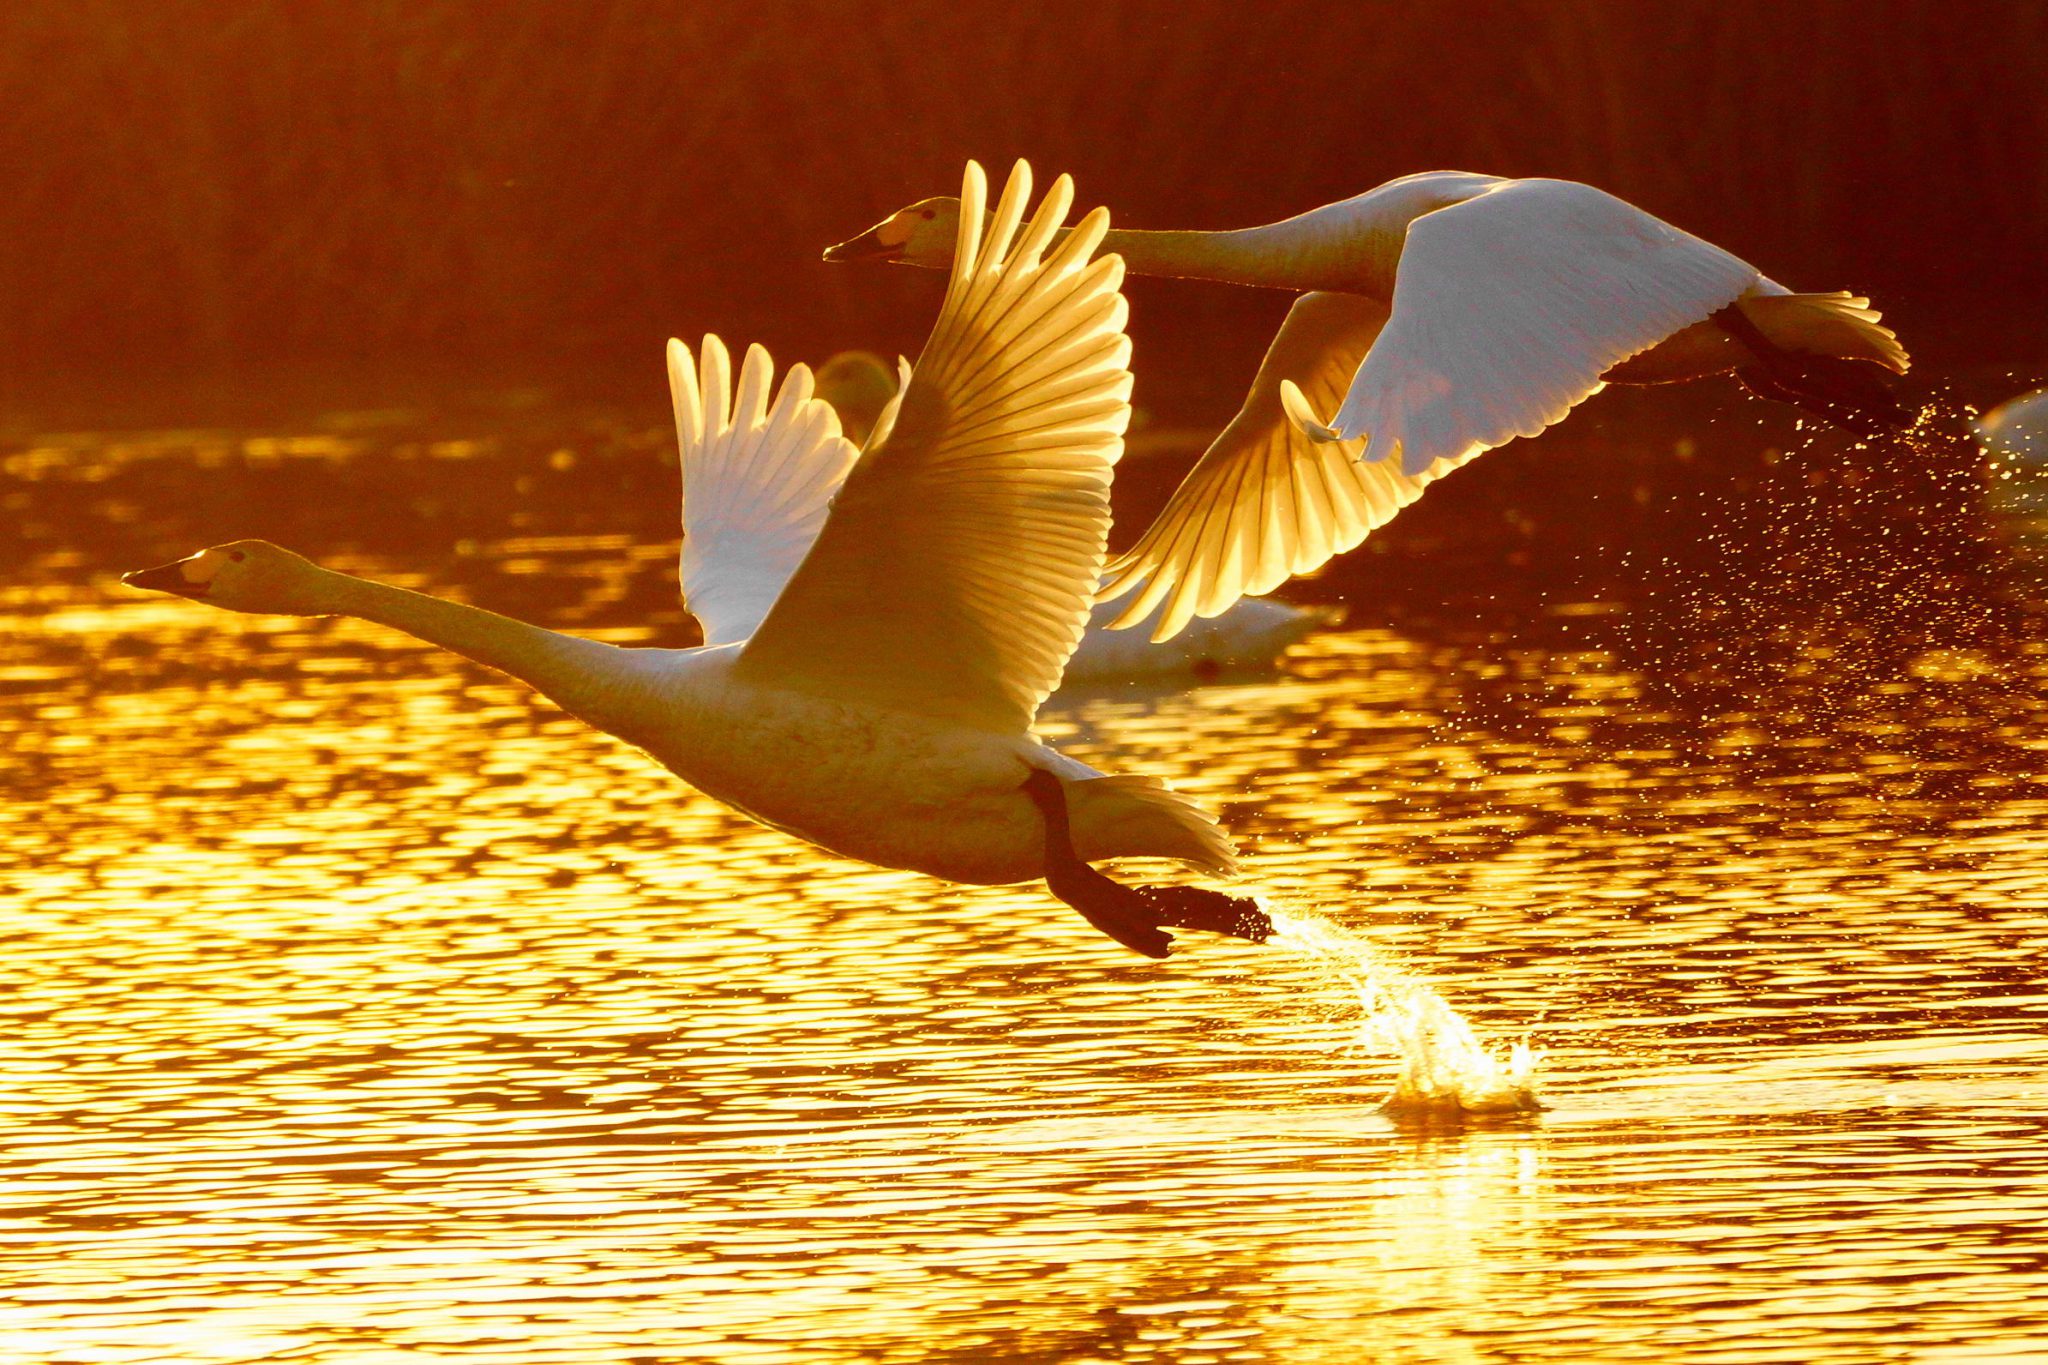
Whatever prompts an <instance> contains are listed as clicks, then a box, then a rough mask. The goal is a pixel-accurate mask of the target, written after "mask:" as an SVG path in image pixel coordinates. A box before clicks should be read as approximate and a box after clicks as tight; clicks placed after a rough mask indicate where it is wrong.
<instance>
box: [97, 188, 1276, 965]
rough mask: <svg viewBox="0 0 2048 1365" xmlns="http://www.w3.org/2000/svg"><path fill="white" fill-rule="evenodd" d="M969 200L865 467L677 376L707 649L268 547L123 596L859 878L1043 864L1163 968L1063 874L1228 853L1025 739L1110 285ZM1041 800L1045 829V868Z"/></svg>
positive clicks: (1217, 867)
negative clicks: (207, 606) (595, 748)
mask: <svg viewBox="0 0 2048 1365" xmlns="http://www.w3.org/2000/svg"><path fill="white" fill-rule="evenodd" d="M985 193H986V191H985V182H984V180H983V177H982V172H981V169H980V167H978V166H975V165H973V164H972V163H970V164H969V166H968V171H967V175H966V183H965V187H964V190H963V194H962V198H963V200H964V201H965V202H966V203H967V204H969V205H970V206H972V208H973V212H972V213H970V214H968V215H966V216H964V217H963V218H962V220H961V221H962V225H963V226H962V228H961V232H960V235H959V241H958V243H957V249H958V262H959V263H958V266H957V268H956V269H955V270H954V272H953V276H952V281H951V284H950V287H949V288H948V291H947V295H946V301H945V304H944V306H943V307H942V308H941V310H940V313H939V317H938V320H937V323H936V325H935V326H934V328H933V331H932V336H931V339H930V341H929V342H928V343H927V344H926V346H925V348H924V352H923V354H922V355H921V356H920V358H919V360H918V362H917V365H916V367H915V368H914V369H913V370H912V371H911V373H910V374H909V376H908V382H907V384H906V385H905V387H904V388H903V391H902V392H901V393H900V394H899V395H898V397H897V399H896V400H895V406H894V407H893V409H891V410H885V411H884V412H883V413H882V414H881V416H880V418H879V420H878V421H877V423H876V427H875V430H874V432H873V434H872V435H871V436H870V437H869V439H868V441H867V444H866V447H865V449H864V450H862V451H861V452H860V453H859V455H858V456H857V457H856V456H855V454H854V452H853V448H852V447H851V445H850V444H849V443H848V442H846V441H845V439H844V438H843V437H842V436H841V435H840V434H839V424H838V422H837V420H836V419H835V418H834V417H833V415H832V412H831V410H830V408H829V407H828V406H827V405H826V404H825V403H824V402H823V401H822V400H820V399H819V398H817V397H816V396H815V394H814V392H813V385H812V380H811V376H810V374H809V372H808V371H806V370H805V369H803V367H801V366H799V367H796V368H794V369H793V370H792V371H791V372H790V374H789V375H788V376H787V377H786V378H785V379H784V381H783V384H782V386H781V388H780V390H779V391H776V390H775V389H774V383H773V380H774V372H773V367H772V365H771V364H770V362H769V359H768V355H767V353H766V352H765V351H763V350H761V349H760V348H759V347H754V348H751V349H750V350H749V351H748V353H747V355H746V359H745V361H744V362H743V364H742V365H741V367H740V372H739V374H738V376H737V381H736V383H735V381H734V378H733V376H732V375H731V374H730V365H729V360H728V356H727V353H726V350H725V347H724V346H723V344H722V343H720V342H719V341H718V339H717V338H716V337H707V338H706V339H705V341H704V344H703V346H702V348H701V353H700V355H699V356H696V357H693V356H691V354H690V353H689V351H688V350H687V348H685V347H684V346H683V345H682V344H681V343H679V342H671V343H670V344H669V350H668V366H669V378H670V383H671V388H672V394H673V397H674V400H675V411H676V431H677V437H678V440H679V442H680V446H681V453H682V471H683V485H684V494H685V500H684V523H685V541H684V547H683V556H682V580H683V587H684V591H685V593H686V594H687V599H688V602H689V605H690V609H691V610H692V611H693V612H694V613H696V615H697V616H698V617H699V619H700V620H701V621H702V622H703V625H704V630H705V637H706V640H707V642H708V643H707V644H706V645H705V646H704V647H702V648H697V649H684V650H653V649H622V648H619V647H616V646H612V645H607V644H602V643H599V642H596V641H592V640H587V639H583V638H580V637H577V636H572V635H564V634H561V633H558V632H555V631H549V630H543V629H540V628H538V627H534V626H529V625H526V624H523V623H521V622H518V621H513V620H510V619H508V618H506V617H502V616H498V615H496V614H494V613H491V612H487V611H483V610H481V609H478V608H475V607H470V606H466V605H463V604H459V603H453V602H446V601H442V600H439V599H436V598H432V597H427V596H424V595H422V594H418V593H413V592H408V591H405V590H403V589H399V588H394V587H390V586H388V585H385V584H380V583H375V582H371V581H368V580H365V579H359V578H355V577H352V576H349V575H345V574H338V573H334V572H331V571H329V570H325V569H321V568H319V567H317V566H315V565H313V564H311V563H308V562H307V561H305V560H303V559H301V558H299V557H298V556H296V555H293V554H290V553H289V552H287V551H284V550H280V549H278V548H277V547H276V546H272V545H266V544H264V543H263V542H260V541H242V542H236V543H234V544H232V545H226V546H218V547H215V548H213V549H209V550H205V551H202V552H200V553H199V554H198V555H194V556H192V557H191V558H189V559H186V560H181V561H179V562H177V563H176V564H171V565H165V566H163V567H162V568H158V569H152V570H146V571H143V572H141V573H138V574H133V575H130V576H129V581H130V582H132V583H135V584H136V585H138V586H142V587H147V588H154V589H158V590H162V591H167V592H174V593H179V594H181V595H185V596H189V597H193V598H196V599H198V600H203V601H206V602H209V603H211V604H214V605H217V606H222V607H227V608H231V609H235V610H242V611H261V612H289V613H297V614H346V615H353V616H359V617H362V618H364V619H367V620H372V621H378V622H382V623H384V624H387V625H391V626H395V627H397V628H399V629H401V630H405V631H408V632H410V633H411V634H414V635H416V636H418V637H420V638H422V639H425V640H428V641H430V642H433V643H436V644H440V645H443V646H445V647H447V648H450V649H453V650H456V651H458V652H460V653H462V654H464V655H467V656H468V657H470V658H473V659H476V660H478V661H480V662H483V663H485V664H488V665H491V666H493V667H496V668H499V669H502V670H504V671H505V672H508V673H510V674H513V675H514V676H516V677H519V678H522V679H524V680H526V681H527V682H529V683H531V684H532V685H533V686H534V687H536V688H537V689H538V690H540V691H541V692H543V693H544V694H546V695H547V696H549V697H551V698H553V699H554V700H556V701H557V702H558V703H559V704H561V705H562V706H563V707H564V708H565V709H567V710H569V711H571V712H572V713H574V714H575V715H577V716H579V717H580V718H582V719H583V720H585V721H587V722H588V723H590V724H591V725H593V726H595V727H597V728H599V729H602V730H605V731H608V732H609V733H612V734H615V735H618V736H620V737H621V738H623V739H626V740H627V741H629V742H630V743H633V744H635V745H638V746H639V747H641V748H642V749H644V750H646V751H647V752H648V753H649V754H651V755H653V756H654V757H655V758H656V759H658V760H659V761H660V762H661V763H662V764H664V765H665V766H666V767H668V768H669V769H670V770H671V771H673V772H674V773H676V774H677V775H678V776H680V777H682V778H683V779H684V780H686V781H688V782H690V783H691V784H692V785H694V786H696V787H698V788H699V789H700V790H702V791H705V792H706V793H708V794H710V795H712V796H715V797H717V798H719V799H721V800H723V801H725V802H727V803H729V804H731V805H733V806H735V807H737V808H738V809H740V810H743V811H745V812H747V813H748V814H750V815H753V816H754V817H755V818H757V819H759V820H761V821H762V822H764V823H766V824H769V825H772V826H774V827H776V828H778V829H782V830H785V831H787V832H789V833H792V834H795V835H797V836H799V837H801V838H804V839H807V840H809V841H811V842H812V843H814V844H817V845H820V846H822V847H824V848H827V849H830V850H833V851H834V852H838V853H842V854H845V855H847V856H850V857H854V858H860V859H863V860H865V861H868V862H872V863H877V864H881V865H884V866H889V867H899V868H909V869H914V870H917V871H922V872H928V873H931V874H932V875H934V876H938V877H942V878H945V879H948V880H951V881H959V882H973V883H1000V882H1016V881H1025V880H1030V879H1032V878H1036V877H1040V876H1046V875H1049V873H1050V872H1051V871H1052V870H1054V868H1055V865H1056V864H1057V866H1058V867H1059V868H1063V869H1065V870H1066V873H1067V878H1068V885H1069V886H1073V885H1075V884H1079V885H1080V886H1081V887H1082V891H1083V893H1085V894H1082V895H1081V896H1080V898H1079V899H1070V903H1073V904H1075V905H1076V906H1077V908H1081V909H1082V911H1083V913H1084V914H1086V915H1089V917H1090V919H1091V922H1095V923H1097V924H1098V925H1102V924H1105V923H1107V922H1108V921H1107V920H1106V919H1105V918H1104V917H1103V916H1104V915H1105V914H1107V915H1109V916H1110V917H1111V918H1114V916H1115V915H1116V914H1118V913H1121V914H1124V915H1125V916H1126V919H1125V920H1123V921H1120V922H1119V925H1118V927H1115V928H1111V929H1105V932H1112V933H1114V934H1115V936H1117V937H1118V938H1119V939H1120V940H1121V941H1123V942H1125V943H1127V944H1130V945H1131V946H1133V947H1136V948H1138V949H1139V950H1140V951H1145V952H1149V953H1151V954H1152V955H1153V956H1164V955H1165V946H1164V945H1165V941H1166V940H1165V936H1164V935H1163V934H1161V933H1160V932H1159V931H1158V929H1157V928H1156V927H1155V926H1153V925H1152V924H1151V923H1150V922H1149V921H1143V922H1140V921H1132V920H1130V919H1129V918H1128V916H1129V915H1130V914H1131V913H1132V912H1131V911H1129V910H1127V909H1120V907H1123V906H1126V905H1129V904H1137V905H1138V906H1139V910H1140V912H1142V913H1150V909H1149V908H1150V907H1151V906H1152V904H1153V902H1144V901H1141V900H1140V898H1138V897H1136V896H1135V895H1134V893H1133V892H1132V891H1131V890H1130V889H1129V888H1121V887H1115V886H1114V885H1113V884H1110V883H1108V882H1107V881H1106V880H1104V879H1101V878H1100V877H1098V876H1097V875H1096V874H1094V873H1092V872H1090V871H1089V870H1088V869H1086V868H1079V869H1078V872H1077V871H1076V870H1075V869H1076V868H1077V867H1078V864H1077V863H1076V862H1075V855H1078V857H1079V859H1081V860H1096V859H1103V858H1113V857H1126V856H1137V857H1158V858H1172V859H1178V860H1180V861H1183V862H1186V863H1189V864H1192V865H1195V866H1198V867H1201V868H1204V869H1207V870H1209V871H1212V872H1228V871H1230V870H1232V868H1233V866H1234V862H1233V857H1232V853H1231V848H1230V844H1229V841H1228V840H1227V839H1226V838H1225V837H1224V835H1223V834H1222V832H1221V831H1220V830H1219V829H1218V828H1217V827H1216V823H1215V821H1214V819H1213V818H1211V817H1210V816H1209V815H1208V814H1206V813H1205V812H1203V811H1201V810H1200V809H1198V808H1197V807H1196V806H1195V805H1193V803H1191V802H1189V801H1187V800H1186V799H1184V798H1182V797H1179V796H1176V795H1174V794H1173V793H1171V792H1169V791H1168V790H1167V789H1166V788H1165V787H1164V786H1163V784H1161V783H1159V782H1157V781H1155V780H1153V779H1150V778H1144V777H1137V776H1113V777H1112V776H1104V775H1103V774H1100V773H1097V772H1095V771H1094V770H1093V769H1091V768H1089V767H1087V766H1086V765H1084V764H1082V763H1079V762H1077V761H1075V760H1073V759H1070V758H1067V757H1065V756H1063V755H1061V754H1058V753H1056V752H1054V751H1053V750H1051V749H1049V748H1047V747H1046V746H1045V745H1043V744H1041V743H1040V742H1039V741H1038V740H1037V739H1035V738H1034V737H1033V736H1032V735H1031V734H1030V732H1029V726H1030V723H1031V720H1032V717H1033V714H1034V713H1035V711H1036V709H1037V706H1038V703H1039V702H1040V701H1041V700H1043V698H1044V697H1045V695H1046V694H1047V693H1048V692H1050V691H1051V690H1052V689H1053V688H1054V687H1055V686H1056V685H1057V684H1058V682H1059V678H1060V673H1061V669H1062V667H1063V666H1064V664H1065V663H1066V661H1067V657H1068V655H1069V653H1070V652H1071V651H1072V650H1073V647H1074V643H1075V641H1076V640H1077V639H1079V638H1080V635H1081V631H1082V626H1083V624H1084V623H1085V621H1086V619H1087V616H1088V612H1089V606H1090V601H1091V599H1092V597H1093V594H1094V590H1095V586H1096V583H1097V581H1098V578H1099V576H1100V573H1101V568H1102V561H1103V544H1104V536H1105V532H1106V530H1107V527H1108V524H1109V484H1110V476H1111V471H1112V468H1113V466H1114V465H1115V463H1116V461H1117V459H1118V456H1119V455H1120V454H1121V451H1122V433H1123V430H1124V426H1125V424H1126V422H1127V421H1128V418H1129V413H1130V406H1129V396H1130V387H1131V377H1130V372H1129V370H1128V369H1127V368H1126V361H1127V359H1128V357H1129V354H1130V349H1129V342H1128V341H1127V340H1126V338H1125V336H1124V333H1123V325H1124V319H1125V307H1124V302H1123V298H1122V296H1121V294H1120V293H1119V292H1118V287H1119V284H1120V282H1121V279H1122V274H1123V267H1122V264H1121V262H1119V261H1118V260H1117V259H1116V258H1115V257H1113V256H1106V257H1101V258H1099V259H1098V258H1095V251H1096V248H1097V247H1098V245H1099V244H1100V242H1101V240H1102V236H1103V233H1104V232H1105V230H1106V228H1107V225H1108V217H1107V214H1105V213H1104V212H1103V211H1102V210H1099V209H1098V210H1096V211H1095V212H1093V213H1090V214H1088V215H1087V216H1085V217H1084V218H1083V219H1082V220H1081V222H1080V224H1079V225H1078V226H1077V227H1076V228H1074V229H1073V230H1072V231H1071V232H1070V233H1069V234H1068V235H1066V236H1065V238H1064V239H1063V240H1058V241H1056V240H1055V238H1056V236H1057V235H1058V231H1059V226H1060V224H1061V222H1062V220H1063V219H1064V218H1065V216H1066V214H1067V211H1068V209H1069V208H1070V207H1071V205H1072V201H1073V190H1072V186H1071V185H1070V183H1069V182H1068V181H1067V179H1066V178H1065V177H1064V176H1063V177H1061V178H1060V179H1059V180H1058V181H1056V182H1055V183H1054V185H1053V187H1052V189H1051V191H1050V192H1049V193H1048V194H1047V195H1046V196H1045V199H1044V201H1043V202H1042V203H1041V204H1040V205H1039V207H1038V210H1037V212H1036V213H1035V214H1034V215H1032V216H1031V218H1030V219H1029V221H1028V222H1027V221H1026V220H1025V208H1026V204H1027V201H1028V199H1029V196H1030V173H1029V168H1028V167H1026V166H1025V165H1023V163H1021V162H1020V163H1019V164H1018V166H1017V168H1016V170H1015V171H1014V172H1013V173H1012V175H1011V177H1010V180H1009V183H1008V186H1007V187H1006V188H1005V190H1004V192H1003V195H1002V197H1001V199H1000V201H999V202H998V203H997V205H996V207H995V210H994V215H993V221H992V222H991V223H988V224H986V225H985V224H984V216H983V212H982V203H983V200H984V196H985ZM835 489H836V493H835ZM1045 775H1049V776H1045ZM1048 781H1051V782H1052V783H1053V788H1052V789H1053V791H1054V792H1056V793H1057V794H1058V796H1057V801H1056V802H1055V803H1054V804H1053V805H1052V807H1051V809H1052V810H1053V811H1056V812H1058V813H1059V814H1060V819H1061V820H1062V822H1063V823H1064V824H1065V825H1066V826H1067V827H1068V832H1067V835H1066V836H1064V837H1062V838H1061V839H1060V840H1059V845H1060V847H1059V850H1058V853H1057V858H1055V851H1054V847H1053V842H1052V840H1053V834H1054V823H1053V815H1052V814H1048V813H1046V812H1047V811H1048V805H1047V804H1046V803H1047V799H1048V798H1047V794H1046V790H1045V784H1046V783H1047V782H1048ZM1027 782H1028V783H1029V786H1030V790H1029V792H1027ZM1091 879H1092V880H1091ZM1098 883H1099V884H1100V886H1101V887H1106V888H1108V890H1107V891H1101V892H1098V890H1097V884H1098ZM1172 892H1173V893H1174V894H1177V895H1178V896H1179V897H1180V899H1179V900H1177V901H1174V902H1173V904H1174V905H1175V906H1181V907H1185V906H1188V905H1193V906H1194V907H1195V909H1194V910H1187V911H1185V912H1184V915H1183V918H1181V919H1173V918H1171V915H1170V914H1168V913H1167V912H1165V911H1162V912H1161V913H1160V914H1159V915H1157V916H1154V918H1158V919H1159V921H1160V922H1161V923H1175V924H1192V925H1194V926H1195V927H1218V928H1219V930H1220V931H1223V932H1240V933H1243V932H1248V931H1246V930H1244V929H1243V928H1242V916H1241V915H1240V914H1239V912H1238V911H1237V910H1235V909H1228V916H1229V917H1225V914H1226V912H1225V911H1218V910H1213V909H1211V908H1210V903H1209V902H1205V901H1199V900H1196V899H1194V898H1193V897H1194V891H1193V889H1192V888H1173V889H1172ZM1060 894H1062V896H1063V897H1068V896H1069V894H1070V893H1068V892H1062V893H1060ZM1201 894H1203V895H1206V896H1208V897H1211V898H1212V899H1213V901H1214V902H1217V903H1227V907H1234V906H1235V905H1236V904H1237V903H1236V902H1234V901H1231V900H1230V898H1226V897H1222V896H1220V895H1217V894H1216V893H1213V892H1210V893H1201ZM1169 899H1170V897H1169ZM1244 904H1245V905H1246V906H1249V902H1245V903H1244ZM1104 905H1107V906H1108V907H1109V908H1108V910H1107V911H1103V910H1101V908H1100V907H1102V906H1104ZM1198 911H1199V912H1201V913H1197V912H1198ZM1261 932H1263V930H1261Z"/></svg>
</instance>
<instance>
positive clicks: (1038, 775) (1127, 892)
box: [1024, 769, 1273, 958]
mask: <svg viewBox="0 0 2048 1365" xmlns="http://www.w3.org/2000/svg"><path fill="white" fill-rule="evenodd" d="M1024 792H1025V794H1026V795H1027V796H1029V797H1030V798H1031V800H1032V803H1033V804H1034V805H1036V806H1037V807H1038V810H1039V813H1040V814H1041V815H1042V816H1044V817H1045V885H1046V889H1047V890H1049V891H1051V892H1052V893H1053V895H1055V896H1057V897H1059V898H1060V899H1061V900H1062V901H1064V902H1066V903H1067V904H1068V905H1071V906H1073V907H1074V909H1076V910H1078V911H1080V912H1081V917H1082V918H1083V919H1085V920H1087V921H1088V922H1089V923H1090V924H1092V925H1094V926H1095V927H1096V928H1097V929H1099V930H1101V931H1102V932H1103V933H1105V934H1107V935H1109V936H1110V937H1111V938H1113V939H1115V940H1116V941H1117V942H1118V943H1121V944H1123V945H1124V947H1126V948H1129V949H1131V950H1132V951H1133V952H1138V953H1143V954H1144V955H1145V956H1147V957H1153V958H1163V957H1165V956H1167V954H1169V953H1170V952H1172V950H1173V949H1172V944H1173V935H1171V934H1169V933H1167V932H1166V930H1167V929H1168V928H1174V929H1200V930H1203V931H1205V932H1208V933H1212V934H1229V935H1231V936H1232V937H1235V938H1242V939H1249V940H1250V941H1251V942H1253V943H1264V942H1265V941H1266V938H1267V936H1268V935H1270V934H1271V933H1272V932H1273V921H1272V920H1271V919H1270V918H1269V917H1268V916H1267V915H1266V912H1265V911H1263V910H1261V909H1259V907H1258V905H1257V903H1256V902H1254V901H1252V900H1251V899H1249V898H1248V897H1244V896H1226V895H1224V894H1223V893H1222V892H1221V891H1209V890H1205V889H1203V888H1201V887H1196V886H1125V885H1123V884H1122V883H1120V882H1114V881H1111V880H1110V879H1109V878H1108V877H1105V876H1103V875H1102V874H1101V873H1100V872H1097V871H1096V870H1095V869H1094V868H1092V867H1090V866H1088V864H1086V863H1084V862H1082V861H1081V859H1080V857H1079V855H1077V854H1076V853H1075V852H1074V844H1073V836H1072V832H1071V830H1070V829H1069V827H1068V824H1067V800H1066V794H1065V792H1063V791H1062V790H1061V789H1060V781H1059V779H1058V778H1057V777H1054V776H1053V775H1052V774H1051V773H1049V772H1045V771H1044V770H1042V769H1033V770H1032V772H1031V775H1030V776H1029V777H1027V778H1026V779H1025V780H1024Z"/></svg>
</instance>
